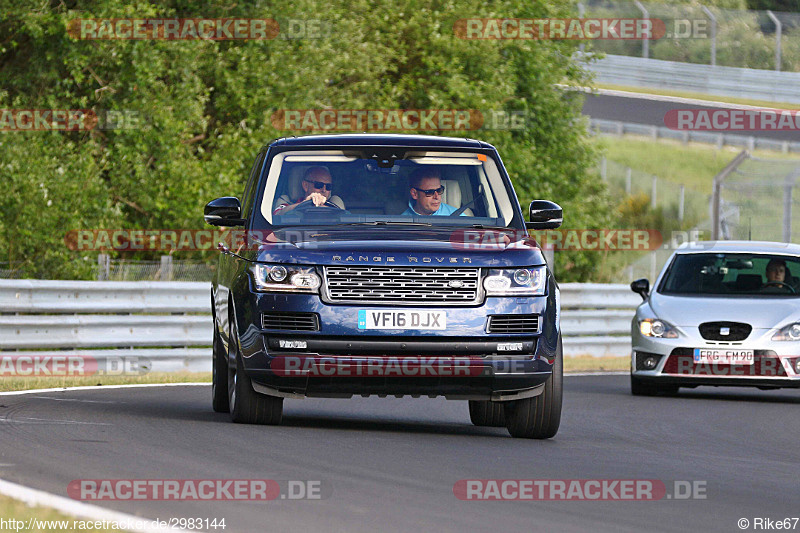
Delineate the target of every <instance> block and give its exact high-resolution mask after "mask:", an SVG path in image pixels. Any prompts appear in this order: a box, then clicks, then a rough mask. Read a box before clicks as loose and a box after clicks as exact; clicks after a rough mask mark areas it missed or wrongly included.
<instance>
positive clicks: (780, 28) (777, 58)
mask: <svg viewBox="0 0 800 533" xmlns="http://www.w3.org/2000/svg"><path fill="white" fill-rule="evenodd" d="M767 15H769V18H771V19H772V22H773V23H774V24H775V70H777V71H778V72H780V70H781V34H782V33H783V24H781V21H780V19H779V18H778V17H776V16H775V13H773V12H772V11H770V10H769V9H767Z"/></svg>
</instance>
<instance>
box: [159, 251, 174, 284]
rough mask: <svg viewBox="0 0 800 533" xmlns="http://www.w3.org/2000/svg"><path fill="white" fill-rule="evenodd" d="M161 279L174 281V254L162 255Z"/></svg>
mask: <svg viewBox="0 0 800 533" xmlns="http://www.w3.org/2000/svg"><path fill="white" fill-rule="evenodd" d="M160 279H161V281H172V256H171V255H162V256H161V277H160Z"/></svg>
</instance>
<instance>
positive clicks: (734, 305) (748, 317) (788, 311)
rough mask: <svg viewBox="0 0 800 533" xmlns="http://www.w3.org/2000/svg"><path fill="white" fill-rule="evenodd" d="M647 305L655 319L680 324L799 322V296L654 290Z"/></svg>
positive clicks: (775, 324) (756, 325) (767, 325)
mask: <svg viewBox="0 0 800 533" xmlns="http://www.w3.org/2000/svg"><path fill="white" fill-rule="evenodd" d="M649 303H650V307H651V308H652V310H653V311H654V312H655V315H656V316H657V317H658V318H661V319H663V320H666V321H667V322H669V323H671V324H673V325H675V326H680V327H690V326H697V325H698V324H702V323H703V322H717V321H730V322H744V323H746V324H750V325H751V326H753V328H755V329H770V328H775V327H779V326H783V325H785V324H786V323H788V322H793V321H800V298H759V297H751V298H737V297H713V296H702V297H695V296H666V295H663V294H659V293H655V294H653V295H652V296H651V297H650V302H649Z"/></svg>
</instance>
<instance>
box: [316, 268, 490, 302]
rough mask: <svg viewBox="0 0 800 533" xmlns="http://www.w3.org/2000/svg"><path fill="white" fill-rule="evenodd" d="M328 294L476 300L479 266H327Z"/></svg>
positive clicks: (356, 298) (337, 298)
mask: <svg viewBox="0 0 800 533" xmlns="http://www.w3.org/2000/svg"><path fill="white" fill-rule="evenodd" d="M323 270H324V275H325V284H324V290H325V296H326V297H327V299H328V301H330V302H332V303H350V302H356V303H373V304H386V303H401V304H403V303H404V304H415V305H432V304H443V303H444V304H472V303H476V302H477V301H478V296H479V291H478V288H479V286H480V269H479V268H439V267H399V266H398V267H387V266H349V265H348V266H327V267H324V269H323Z"/></svg>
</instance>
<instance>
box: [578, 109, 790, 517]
mask: <svg viewBox="0 0 800 533" xmlns="http://www.w3.org/2000/svg"><path fill="white" fill-rule="evenodd" d="M711 98H713V97H711ZM672 109H703V110H706V111H713V110H715V109H728V108H726V107H715V106H705V105H692V104H684V103H677V102H669V101H659V100H652V99H650V98H646V97H644V98H636V97H627V96H612V95H602V94H596V95H591V94H587V95H586V100H585V101H584V104H583V111H582V113H583V114H584V115H588V116H590V117H592V118H599V119H602V120H617V121H620V122H632V123H634V124H648V125H651V126H659V127H664V126H665V124H664V115H666V114H667V112H668V111H670V110H672ZM725 133H726V134H731V135H741V136H745V137H747V136H750V135H752V136H755V137H761V138H765V139H775V140H778V141H790V142H797V141H800V135H798V132H797V131H796V130H795V131H771V130H766V131H729V132H725ZM798 527H800V526H798Z"/></svg>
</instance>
